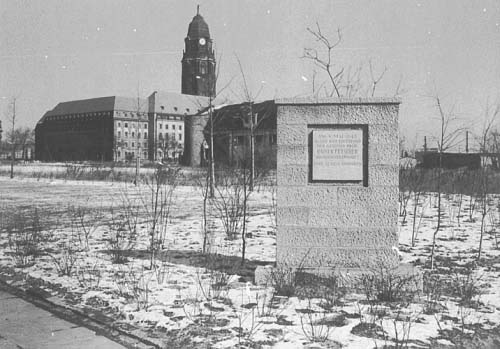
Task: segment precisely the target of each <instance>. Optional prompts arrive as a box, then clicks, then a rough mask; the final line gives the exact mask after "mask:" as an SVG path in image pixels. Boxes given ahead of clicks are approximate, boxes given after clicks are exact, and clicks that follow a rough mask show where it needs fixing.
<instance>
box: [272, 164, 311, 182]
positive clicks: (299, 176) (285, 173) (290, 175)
mask: <svg viewBox="0 0 500 349" xmlns="http://www.w3.org/2000/svg"><path fill="white" fill-rule="evenodd" d="M307 176H308V174H307V166H305V165H280V164H278V167H277V169H276V180H277V183H278V188H280V187H281V186H283V185H306V184H307Z"/></svg>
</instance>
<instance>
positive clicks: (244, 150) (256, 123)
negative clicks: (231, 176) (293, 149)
mask: <svg viewBox="0 0 500 349" xmlns="http://www.w3.org/2000/svg"><path fill="white" fill-rule="evenodd" d="M212 112H213V113H212V120H213V131H212V127H211V125H210V117H209V114H208V111H207V110H205V111H204V112H202V113H199V114H197V115H192V116H188V117H187V118H186V124H185V127H186V136H185V139H186V143H185V151H184V155H185V156H184V164H185V165H187V166H194V167H195V166H204V165H205V164H207V162H208V161H209V160H210V135H211V133H212V132H213V137H214V159H215V162H216V163H217V164H226V165H236V166H241V165H244V164H245V162H247V161H249V159H250V156H251V142H252V134H253V143H254V156H255V164H256V166H257V167H260V168H274V167H276V104H275V102H274V101H273V100H269V101H265V102H260V103H239V104H231V105H222V106H218V107H214V108H213V111H212ZM251 120H253V121H251ZM252 124H253V126H252ZM252 127H253V131H252Z"/></svg>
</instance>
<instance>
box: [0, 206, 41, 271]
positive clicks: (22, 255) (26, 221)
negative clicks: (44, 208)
mask: <svg viewBox="0 0 500 349" xmlns="http://www.w3.org/2000/svg"><path fill="white" fill-rule="evenodd" d="M4 224H5V225H4V227H3V230H5V231H6V232H7V235H8V239H9V248H10V254H11V255H12V257H13V259H14V263H15V265H16V266H17V267H27V266H30V265H33V264H34V263H35V259H36V258H37V257H38V256H39V255H40V254H41V243H42V242H43V240H44V236H43V233H44V227H43V223H42V221H41V216H40V214H39V211H38V209H36V208H35V209H32V210H28V211H21V212H11V216H10V219H6V220H5V223H4Z"/></svg>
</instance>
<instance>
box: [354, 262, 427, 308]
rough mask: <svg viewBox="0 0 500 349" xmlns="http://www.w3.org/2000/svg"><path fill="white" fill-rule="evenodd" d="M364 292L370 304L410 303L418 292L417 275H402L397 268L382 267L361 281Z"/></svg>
mask: <svg viewBox="0 0 500 349" xmlns="http://www.w3.org/2000/svg"><path fill="white" fill-rule="evenodd" d="M361 284H362V287H363V292H364V294H365V296H366V298H367V300H368V301H369V302H376V301H379V302H401V301H404V302H408V301H411V300H412V299H413V298H414V297H415V296H416V292H417V291H418V279H417V276H415V275H409V276H407V275H401V274H400V273H397V272H396V269H395V268H391V267H387V266H384V265H380V266H379V267H378V268H376V269H373V270H372V272H371V273H370V274H364V275H363V276H362V279H361Z"/></svg>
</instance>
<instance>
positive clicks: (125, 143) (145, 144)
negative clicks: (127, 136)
mask: <svg viewBox="0 0 500 349" xmlns="http://www.w3.org/2000/svg"><path fill="white" fill-rule="evenodd" d="M120 145H121V144H119V145H118V148H121V146H120ZM137 145H138V146H139V147H140V146H141V143H139V142H138V143H137ZM130 146H131V148H135V142H132V143H130ZM143 146H144V148H147V147H148V142H144V145H143ZM123 147H124V148H128V142H123Z"/></svg>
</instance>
